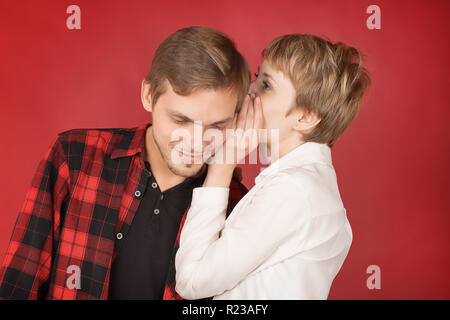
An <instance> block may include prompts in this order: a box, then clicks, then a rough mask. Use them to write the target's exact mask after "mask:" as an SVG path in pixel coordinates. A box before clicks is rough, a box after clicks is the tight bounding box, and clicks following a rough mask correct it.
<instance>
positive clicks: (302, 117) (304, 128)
mask: <svg viewBox="0 0 450 320" xmlns="http://www.w3.org/2000/svg"><path fill="white" fill-rule="evenodd" d="M296 120H297V121H296V123H295V125H294V130H296V131H299V132H300V133H302V134H304V133H308V132H310V131H311V130H313V129H314V127H315V126H317V125H318V124H319V122H320V120H322V119H321V118H320V117H319V115H318V114H317V113H315V112H304V111H301V112H299V113H298V114H297V119H296Z"/></svg>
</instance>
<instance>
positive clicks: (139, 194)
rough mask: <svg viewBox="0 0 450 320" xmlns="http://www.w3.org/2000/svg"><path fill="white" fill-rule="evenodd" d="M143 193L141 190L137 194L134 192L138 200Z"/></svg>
mask: <svg viewBox="0 0 450 320" xmlns="http://www.w3.org/2000/svg"><path fill="white" fill-rule="evenodd" d="M141 194H142V193H141V191H139V190H136V191H135V192H134V195H135V197H136V198H139V197H140V196H141Z"/></svg>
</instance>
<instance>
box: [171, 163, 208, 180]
mask: <svg viewBox="0 0 450 320" xmlns="http://www.w3.org/2000/svg"><path fill="white" fill-rule="evenodd" d="M203 165H204V164H177V165H175V164H172V163H171V164H170V165H169V166H168V167H169V169H170V171H172V172H173V173H174V174H176V175H177V176H180V177H184V178H190V177H193V176H196V175H198V174H199V173H200V171H201V170H202V168H203Z"/></svg>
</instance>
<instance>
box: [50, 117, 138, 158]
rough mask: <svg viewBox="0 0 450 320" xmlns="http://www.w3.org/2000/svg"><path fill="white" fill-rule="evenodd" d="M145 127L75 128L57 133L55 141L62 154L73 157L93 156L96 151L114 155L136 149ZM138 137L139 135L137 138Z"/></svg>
mask: <svg viewBox="0 0 450 320" xmlns="http://www.w3.org/2000/svg"><path fill="white" fill-rule="evenodd" d="M143 129H145V125H140V126H136V127H129V128H125V127H122V128H75V129H69V130H65V131H62V132H59V133H58V135H57V139H58V140H59V142H60V143H61V145H62V148H63V150H64V154H65V155H66V156H68V157H69V158H70V157H73V156H75V157H76V156H78V157H89V156H90V155H92V156H94V155H95V154H96V153H97V152H98V151H101V152H102V153H104V154H109V155H110V156H111V155H114V152H115V153H116V154H122V153H127V151H128V150H130V149H136V148H137V145H138V143H139V141H138V140H140V139H142V135H143V131H144V130H143ZM138 135H140V136H139V137H138Z"/></svg>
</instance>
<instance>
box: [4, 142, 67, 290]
mask: <svg viewBox="0 0 450 320" xmlns="http://www.w3.org/2000/svg"><path fill="white" fill-rule="evenodd" d="M69 184H70V183H69V168H68V165H67V162H66V161H65V156H64V152H63V147H62V144H61V141H60V137H59V135H58V137H56V138H55V139H54V140H53V141H52V143H51V146H50V148H49V150H48V151H47V153H46V154H45V156H44V158H43V159H42V160H41V161H40V162H39V165H38V168H37V171H36V173H35V174H34V176H33V179H32V182H31V186H30V187H29V189H28V191H27V194H26V196H25V201H24V202H23V205H22V207H21V209H20V211H19V215H18V217H17V220H16V225H15V227H14V230H13V233H12V236H11V239H10V243H9V246H8V249H7V252H6V255H5V257H4V260H3V263H2V265H1V268H0V279H1V282H0V299H45V297H46V294H47V291H48V283H49V275H50V268H51V265H52V250H53V241H54V239H55V237H57V236H58V229H59V222H60V213H61V207H62V204H63V201H64V200H65V198H66V196H67V195H68V194H69Z"/></svg>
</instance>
